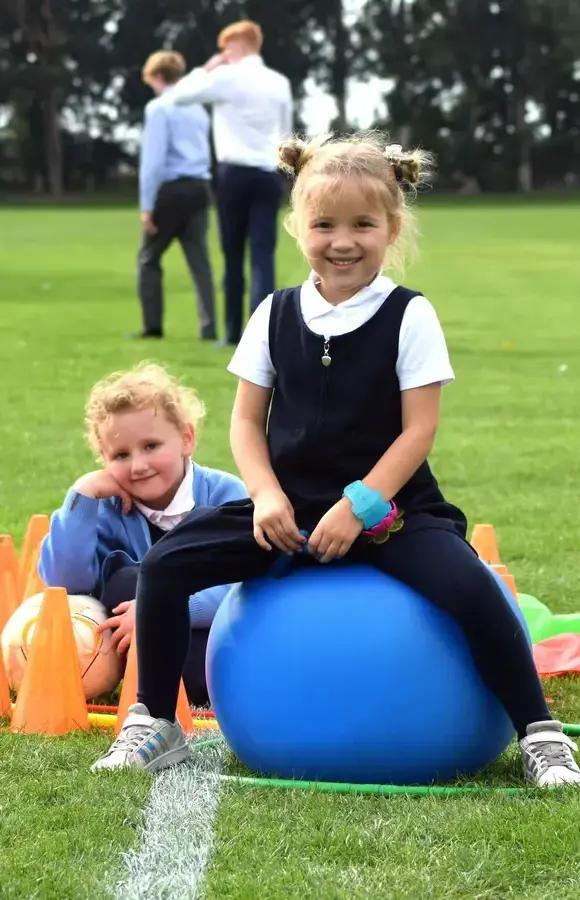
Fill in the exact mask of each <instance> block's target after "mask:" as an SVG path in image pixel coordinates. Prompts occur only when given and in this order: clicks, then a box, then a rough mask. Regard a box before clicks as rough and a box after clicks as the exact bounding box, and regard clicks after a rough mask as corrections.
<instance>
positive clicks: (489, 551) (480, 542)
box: [470, 525, 500, 566]
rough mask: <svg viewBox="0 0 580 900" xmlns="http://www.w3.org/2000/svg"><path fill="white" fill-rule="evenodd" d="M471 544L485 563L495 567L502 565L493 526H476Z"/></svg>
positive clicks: (472, 533)
mask: <svg viewBox="0 0 580 900" xmlns="http://www.w3.org/2000/svg"><path fill="white" fill-rule="evenodd" d="M470 544H471V546H472V547H473V549H474V550H475V552H476V553H477V554H479V556H480V558H481V559H482V560H483V561H484V562H486V563H489V564H490V565H494V566H497V565H500V558H499V550H498V549H497V541H496V538H495V529H494V527H493V525H474V526H473V531H472V532H471V540H470Z"/></svg>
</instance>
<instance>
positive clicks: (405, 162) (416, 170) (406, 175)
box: [385, 144, 424, 185]
mask: <svg viewBox="0 0 580 900" xmlns="http://www.w3.org/2000/svg"><path fill="white" fill-rule="evenodd" d="M423 157H424V154H422V153H421V151H420V150H412V151H410V152H408V153H406V152H405V151H404V150H403V148H402V147H401V145H400V144H390V145H389V146H388V147H386V148H385V158H386V159H387V160H388V161H389V162H390V163H391V165H392V167H393V174H394V176H395V179H396V181H397V182H398V184H401V185H402V184H412V185H415V184H418V183H419V181H420V180H421V171H422V162H423Z"/></svg>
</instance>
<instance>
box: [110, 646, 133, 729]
mask: <svg viewBox="0 0 580 900" xmlns="http://www.w3.org/2000/svg"><path fill="white" fill-rule="evenodd" d="M133 703H137V641H136V640H135V632H133V640H132V641H131V643H130V644H129V650H128V651H127V664H126V666H125V674H124V675H123V687H122V688H121V696H120V697H119V708H118V710H117V721H116V723H115V734H119V732H120V730H121V726H122V725H123V722H124V721H125V719H126V718H127V714H128V712H129V707H130V706H132V705H133Z"/></svg>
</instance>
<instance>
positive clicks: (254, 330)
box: [228, 294, 276, 388]
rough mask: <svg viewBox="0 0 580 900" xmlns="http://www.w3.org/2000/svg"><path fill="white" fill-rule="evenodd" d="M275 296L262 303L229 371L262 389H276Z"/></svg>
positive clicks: (248, 326) (249, 324)
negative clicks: (272, 352)
mask: <svg viewBox="0 0 580 900" xmlns="http://www.w3.org/2000/svg"><path fill="white" fill-rule="evenodd" d="M271 309H272V294H270V295H269V296H268V297H266V299H265V300H262V302H261V303H260V305H259V306H258V308H257V309H256V311H255V312H254V313H253V315H252V317H251V318H250V321H249V322H248V324H247V325H246V328H245V330H244V333H243V335H242V337H241V340H240V343H239V344H238V346H237V347H236V351H235V353H234V355H233V356H232V359H231V361H230V364H229V366H228V372H231V373H232V375H237V376H238V378H243V379H245V381H251V382H252V384H257V385H259V386H260V387H264V388H271V387H274V382H275V380H276V370H275V369H274V366H273V365H272V357H271V356H270V340H269V330H270V310H271Z"/></svg>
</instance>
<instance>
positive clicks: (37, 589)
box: [21, 547, 46, 600]
mask: <svg viewBox="0 0 580 900" xmlns="http://www.w3.org/2000/svg"><path fill="white" fill-rule="evenodd" d="M39 558H40V547H37V548H36V550H35V551H34V553H33V554H32V560H31V565H30V570H29V572H28V578H27V579H26V583H25V585H24V590H23V591H22V598H21V599H22V600H27V599H28V598H29V597H34V595H35V594H41V593H42V592H43V591H45V590H46V585H45V583H44V581H43V580H42V578H41V577H40V575H39V574H38V560H39Z"/></svg>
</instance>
